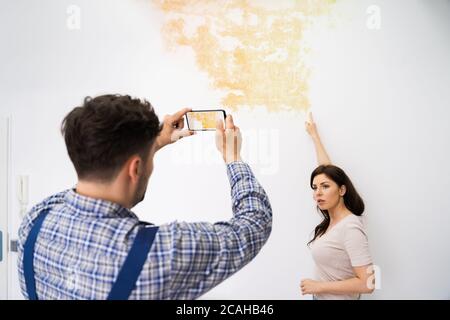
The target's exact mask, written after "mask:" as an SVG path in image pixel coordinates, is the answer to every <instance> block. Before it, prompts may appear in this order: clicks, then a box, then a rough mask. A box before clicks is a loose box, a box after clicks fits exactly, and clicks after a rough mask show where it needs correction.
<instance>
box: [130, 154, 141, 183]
mask: <svg viewBox="0 0 450 320" xmlns="http://www.w3.org/2000/svg"><path fill="white" fill-rule="evenodd" d="M141 167H142V159H141V157H139V156H132V157H131V158H130V160H128V176H129V177H130V178H131V181H133V182H137V181H138V180H139V175H141V173H142V172H141V171H142V168H141Z"/></svg>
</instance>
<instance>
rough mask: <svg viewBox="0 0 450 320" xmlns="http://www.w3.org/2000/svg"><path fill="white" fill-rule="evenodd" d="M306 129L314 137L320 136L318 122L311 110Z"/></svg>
mask: <svg viewBox="0 0 450 320" xmlns="http://www.w3.org/2000/svg"><path fill="white" fill-rule="evenodd" d="M305 129H306V132H308V134H309V135H310V136H311V137H312V138H315V137H317V136H318V133H317V128H316V123H315V122H314V119H313V117H312V113H311V112H308V119H307V120H306V121H305Z"/></svg>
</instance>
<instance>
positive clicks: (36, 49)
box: [0, 0, 450, 299]
mask: <svg viewBox="0 0 450 320" xmlns="http://www.w3.org/2000/svg"><path fill="white" fill-rule="evenodd" d="M70 4H77V5H78V6H79V7H80V8H81V10H82V11H81V17H82V24H81V30H79V31H73V30H72V31H71V30H68V29H67V28H66V19H67V14H66V9H67V7H68V6H69V5H70ZM369 5H378V6H379V7H380V9H381V18H382V20H381V29H380V30H369V29H368V28H367V27H366V20H367V17H368V16H367V14H366V9H367V7H368V6H369ZM0 8H1V10H0V21H1V22H0V24H1V25H0V26H1V28H0V38H1V39H2V41H1V42H0V43H1V44H0V46H1V47H0V63H1V72H0V96H1V104H0V115H3V114H10V115H12V118H13V128H12V160H13V161H12V172H11V175H12V177H13V179H12V182H13V185H12V188H13V189H14V188H15V185H14V183H15V177H16V176H18V175H22V174H28V175H30V206H31V205H32V204H35V203H37V202H38V201H40V200H42V199H43V198H44V197H46V196H48V195H50V194H52V193H55V192H58V191H60V190H63V189H66V188H69V187H71V186H73V185H74V184H75V182H76V176H75V172H74V170H73V168H72V165H71V163H70V161H69V158H68V156H67V155H66V151H65V146H64V143H63V140H62V138H61V136H60V134H59V131H58V130H59V126H60V123H61V120H62V118H63V117H64V115H65V114H66V113H67V112H68V111H70V110H71V109H72V108H73V107H74V106H76V105H78V104H80V103H81V102H82V98H83V97H84V96H86V95H97V94H100V93H107V92H108V93H109V92H117V93H130V94H132V95H135V96H140V97H146V98H148V99H149V100H150V101H151V102H152V104H154V105H155V106H156V108H157V110H158V113H159V115H160V116H162V115H164V114H165V113H169V112H173V111H176V110H178V109H179V108H181V107H184V106H190V107H196V106H205V105H208V106H210V105H217V104H218V103H219V101H220V94H219V93H217V92H214V91H213V90H211V88H210V86H209V82H208V81H209V80H208V78H207V76H206V75H205V74H203V73H200V72H199V71H198V70H197V68H196V66H195V62H194V57H193V55H190V54H188V53H186V51H181V52H180V51H179V52H175V53H170V54H168V53H167V51H165V50H164V48H163V43H162V41H161V37H160V32H159V28H160V26H161V23H162V17H161V15H160V14H159V13H157V12H155V11H152V9H151V6H150V5H149V4H148V2H145V1H137V0H136V1H133V0H129V1H111V0H108V1H106V0H103V1H65V0H64V1H61V0H46V1H39V3H37V2H34V1H24V0H19V1H0ZM335 10H336V12H337V13H338V17H339V19H337V21H336V22H335V23H333V24H332V25H329V23H328V22H327V21H326V19H324V22H323V24H318V26H317V27H316V29H315V30H314V32H312V33H311V37H310V41H311V43H312V44H313V52H312V55H311V65H312V78H311V81H310V86H311V92H310V99H311V103H312V110H313V112H314V114H315V118H316V121H317V122H318V125H319V130H320V132H321V134H322V137H323V141H324V143H325V145H326V146H327V148H328V151H329V154H330V156H331V158H332V160H333V161H335V163H336V164H338V165H340V166H342V167H343V168H344V169H345V170H346V172H347V173H348V174H349V175H350V177H351V178H352V180H353V182H354V184H355V185H356V187H357V188H358V190H359V192H360V193H361V194H362V196H363V198H364V200H365V202H366V207H367V212H366V213H367V222H368V230H369V241H370V245H371V250H372V253H373V256H374V259H375V262H376V264H377V265H378V266H379V267H380V270H381V289H380V290H376V292H375V293H374V294H373V295H372V296H370V297H366V298H371V299H372V298H375V299H394V298H400V299H413V298H425V299H432V298H437V299H448V298H450V276H449V275H448V269H449V267H450V248H449V243H450V233H449V231H450V230H449V229H450V228H449V225H450V218H449V214H450V210H449V208H450V198H449V197H448V195H447V191H448V190H449V189H450V183H449V176H450V170H449V166H448V163H449V161H450V154H449V150H448V145H449V144H448V137H449V136H450V128H449V126H448V124H447V123H448V119H449V118H450V111H448V107H449V106H450V92H449V90H448V86H449V83H450V59H449V58H448V57H449V56H450V42H449V32H450V2H449V1H445V0H441V1H438V0H436V1H425V0H422V1H419V0H416V1H406V0H401V1H400V0H399V1H356V0H354V1H351V0H342V1H338V4H337V6H336V9H335ZM235 121H236V122H237V124H238V125H239V126H240V127H241V128H242V129H243V130H244V148H245V150H244V158H246V159H249V162H250V163H251V164H252V167H253V168H254V171H255V173H256V175H257V177H258V179H259V180H260V182H261V183H262V185H263V186H264V187H265V188H266V191H267V193H268V194H269V197H270V200H271V203H272V206H273V210H274V226H273V233H272V235H271V238H270V240H269V242H268V243H267V245H266V246H265V247H264V248H263V250H262V252H261V253H260V255H259V256H258V257H257V258H256V259H255V260H254V261H253V262H252V263H250V264H249V265H248V266H247V267H245V268H244V269H243V270H242V271H241V272H240V273H238V274H236V275H235V276H233V277H232V278H230V279H229V280H228V281H226V282H225V283H223V284H222V285H220V286H219V287H217V288H216V289H214V290H212V291H211V292H210V293H208V294H207V295H205V296H204V297H203V298H236V299H240V298H242V299H246V298H253V299H260V298H261V299H309V298H310V297H302V296H301V295H300V293H299V281H300V279H301V278H304V277H310V276H312V268H313V263H312V260H311V256H310V254H309V251H308V249H307V247H306V242H307V241H308V239H309V235H310V232H311V231H312V230H313V228H314V226H315V225H316V224H317V222H318V220H319V217H318V215H317V214H316V213H315V208H314V203H313V201H312V194H311V191H310V189H309V187H308V183H309V174H310V172H311V171H312V170H313V169H314V167H315V159H314V152H313V146H312V144H311V142H310V141H309V139H308V137H307V135H306V133H305V132H304V129H303V122H304V116H303V114H297V113H289V112H284V113H276V114H274V113H270V114H269V113H267V112H266V111H265V110H255V111H240V112H238V113H236V114H235ZM155 165H156V167H155V171H154V174H153V176H152V178H151V180H150V184H149V189H148V193H147V195H146V200H145V201H144V202H143V203H141V204H139V205H138V206H137V207H136V208H135V211H136V213H137V214H138V215H139V216H140V217H141V218H142V219H144V220H148V221H152V222H155V223H163V222H167V221H172V220H175V219H177V220H187V221H196V220H206V221H210V222H214V221H217V220H222V219H227V218H229V217H230V216H231V209H230V199H229V186H228V182H227V179H226V173H225V169H224V166H223V164H222V163H221V162H220V159H219V155H218V154H217V152H216V151H215V150H214V146H213V139H212V136H211V135H210V134H199V135H197V136H195V137H192V138H190V139H189V140H188V139H186V140H184V141H182V142H179V143H178V144H177V145H174V146H171V147H169V148H167V149H166V150H164V151H162V152H161V153H160V154H158V155H157V158H156V159H155ZM10 200H11V201H12V206H11V207H12V208H11V211H12V212H11V219H10V228H11V230H10V231H11V232H13V233H14V230H16V228H17V227H18V225H19V219H18V217H17V213H18V210H19V206H18V203H17V201H16V197H15V194H12V195H11V199H10ZM11 260H12V261H14V260H15V258H14V257H13V259H11ZM12 267H14V266H12ZM9 277H10V283H11V284H10V285H11V290H10V294H11V298H20V297H21V294H20V292H19V290H18V287H17V275H16V272H13V273H10V275H9Z"/></svg>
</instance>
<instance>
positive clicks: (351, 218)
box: [342, 213, 365, 229]
mask: <svg viewBox="0 0 450 320" xmlns="http://www.w3.org/2000/svg"><path fill="white" fill-rule="evenodd" d="M342 222H343V223H342V226H343V227H345V228H346V229H348V228H355V227H356V228H361V229H365V217H364V216H357V215H356V214H353V213H351V214H349V215H348V216H347V217H345V218H344V221H342Z"/></svg>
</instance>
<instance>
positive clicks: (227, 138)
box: [216, 114, 242, 164]
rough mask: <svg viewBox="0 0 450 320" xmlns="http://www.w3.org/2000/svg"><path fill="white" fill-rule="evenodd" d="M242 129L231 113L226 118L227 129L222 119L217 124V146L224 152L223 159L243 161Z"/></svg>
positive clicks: (228, 161) (226, 160)
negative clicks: (234, 121) (235, 122)
mask: <svg viewBox="0 0 450 320" xmlns="http://www.w3.org/2000/svg"><path fill="white" fill-rule="evenodd" d="M241 144H242V136H241V131H240V130H239V128H238V127H236V126H235V125H234V123H233V117H232V116H231V114H229V115H227V118H226V119H225V129H224V127H223V122H222V121H221V120H218V121H217V125H216V147H217V149H218V150H219V151H220V152H221V153H222V157H223V160H225V162H226V163H227V164H228V163H231V162H234V161H241Z"/></svg>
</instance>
